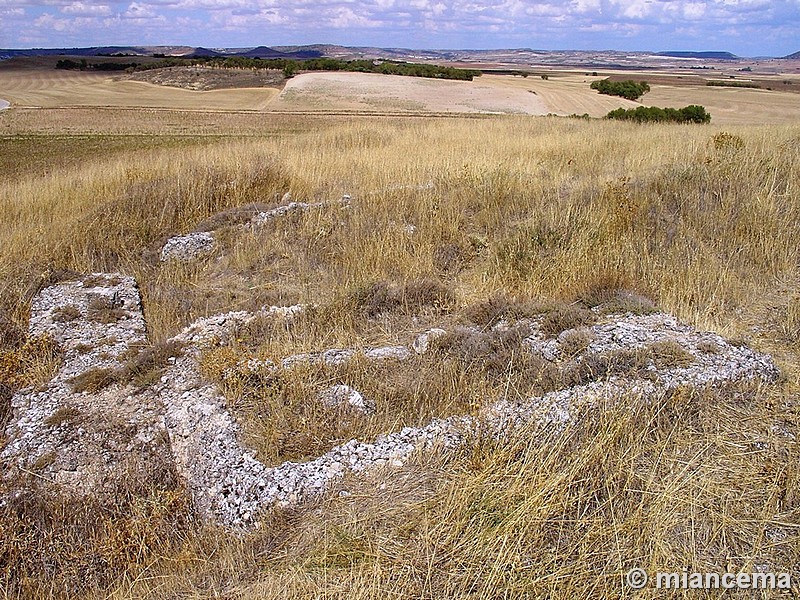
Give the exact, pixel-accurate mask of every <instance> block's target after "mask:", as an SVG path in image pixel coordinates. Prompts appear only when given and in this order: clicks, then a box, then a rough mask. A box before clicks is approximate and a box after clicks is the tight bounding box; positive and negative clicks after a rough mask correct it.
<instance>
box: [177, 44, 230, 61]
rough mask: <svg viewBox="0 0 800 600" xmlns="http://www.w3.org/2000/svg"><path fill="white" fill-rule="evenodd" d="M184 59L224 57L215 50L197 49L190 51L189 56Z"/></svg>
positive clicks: (186, 55)
mask: <svg viewBox="0 0 800 600" xmlns="http://www.w3.org/2000/svg"><path fill="white" fill-rule="evenodd" d="M184 56H185V57H186V58H209V57H214V56H225V55H224V54H222V53H221V52H217V51H216V50H209V49H208V48H203V47H202V46H201V47H198V48H195V49H194V50H192V52H190V53H189V54H185V55H184Z"/></svg>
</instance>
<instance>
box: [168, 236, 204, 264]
mask: <svg viewBox="0 0 800 600" xmlns="http://www.w3.org/2000/svg"><path fill="white" fill-rule="evenodd" d="M215 247H216V240H215V239H214V234H213V233H210V232H207V231H199V232H196V233H188V234H186V235H179V236H176V237H173V238H170V239H168V240H167V243H166V244H164V247H163V248H162V249H161V261H162V262H166V261H169V260H178V261H181V262H190V261H193V260H198V259H200V258H203V257H204V256H208V255H209V254H211V253H212V252H213V251H214V248H215Z"/></svg>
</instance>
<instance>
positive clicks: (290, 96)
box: [270, 73, 550, 115]
mask: <svg viewBox="0 0 800 600" xmlns="http://www.w3.org/2000/svg"><path fill="white" fill-rule="evenodd" d="M270 108H274V109H276V110H308V111H326V110H352V111H365V112H374V111H381V112H384V111H387V110H392V111H400V112H461V113H509V114H528V115H544V114H547V113H548V112H550V111H549V110H548V107H547V106H546V105H545V103H544V102H542V100H540V99H539V98H538V97H537V96H536V95H534V94H531V93H530V92H528V91H527V90H524V89H514V88H511V87H505V88H504V87H499V86H496V85H492V84H491V83H487V82H486V81H484V78H480V79H476V80H475V81H472V82H467V81H442V80H433V79H422V78H409V77H401V76H397V75H377V74H373V73H305V74H303V75H299V76H297V77H295V78H293V79H292V80H290V81H289V82H288V83H287V84H286V87H285V88H284V90H283V92H281V94H280V95H279V96H278V97H277V99H276V100H275V102H274V103H273V104H272V105H271V107H270Z"/></svg>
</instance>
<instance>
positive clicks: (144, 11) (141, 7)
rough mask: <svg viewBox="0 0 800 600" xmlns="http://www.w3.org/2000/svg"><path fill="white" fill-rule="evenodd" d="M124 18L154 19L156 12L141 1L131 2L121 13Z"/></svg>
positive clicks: (156, 15)
mask: <svg viewBox="0 0 800 600" xmlns="http://www.w3.org/2000/svg"><path fill="white" fill-rule="evenodd" d="M122 16H123V18H125V19H155V18H157V17H158V13H156V11H155V10H153V7H152V6H149V5H147V4H144V3H142V2H131V3H130V5H129V6H128V10H126V11H125V13H124V14H123V15H122Z"/></svg>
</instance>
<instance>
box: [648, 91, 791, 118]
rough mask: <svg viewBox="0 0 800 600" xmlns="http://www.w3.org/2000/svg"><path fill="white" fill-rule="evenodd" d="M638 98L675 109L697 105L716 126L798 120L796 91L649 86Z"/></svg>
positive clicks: (649, 103) (653, 104) (651, 103)
mask: <svg viewBox="0 0 800 600" xmlns="http://www.w3.org/2000/svg"><path fill="white" fill-rule="evenodd" d="M651 88H652V89H651V91H650V92H649V93H647V94H646V95H645V96H644V97H643V98H642V103H643V104H646V105H648V106H661V107H665V106H671V107H674V108H679V107H681V106H686V105H687V104H700V105H702V106H705V107H706V110H708V112H710V113H711V118H712V122H713V123H716V124H718V125H746V124H750V123H774V124H780V123H786V124H788V123H796V122H798V121H800V94H794V93H791V92H779V91H770V90H758V89H746V88H726V87H709V86H706V85H703V86H698V87H678V86H665V85H653V86H651Z"/></svg>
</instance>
